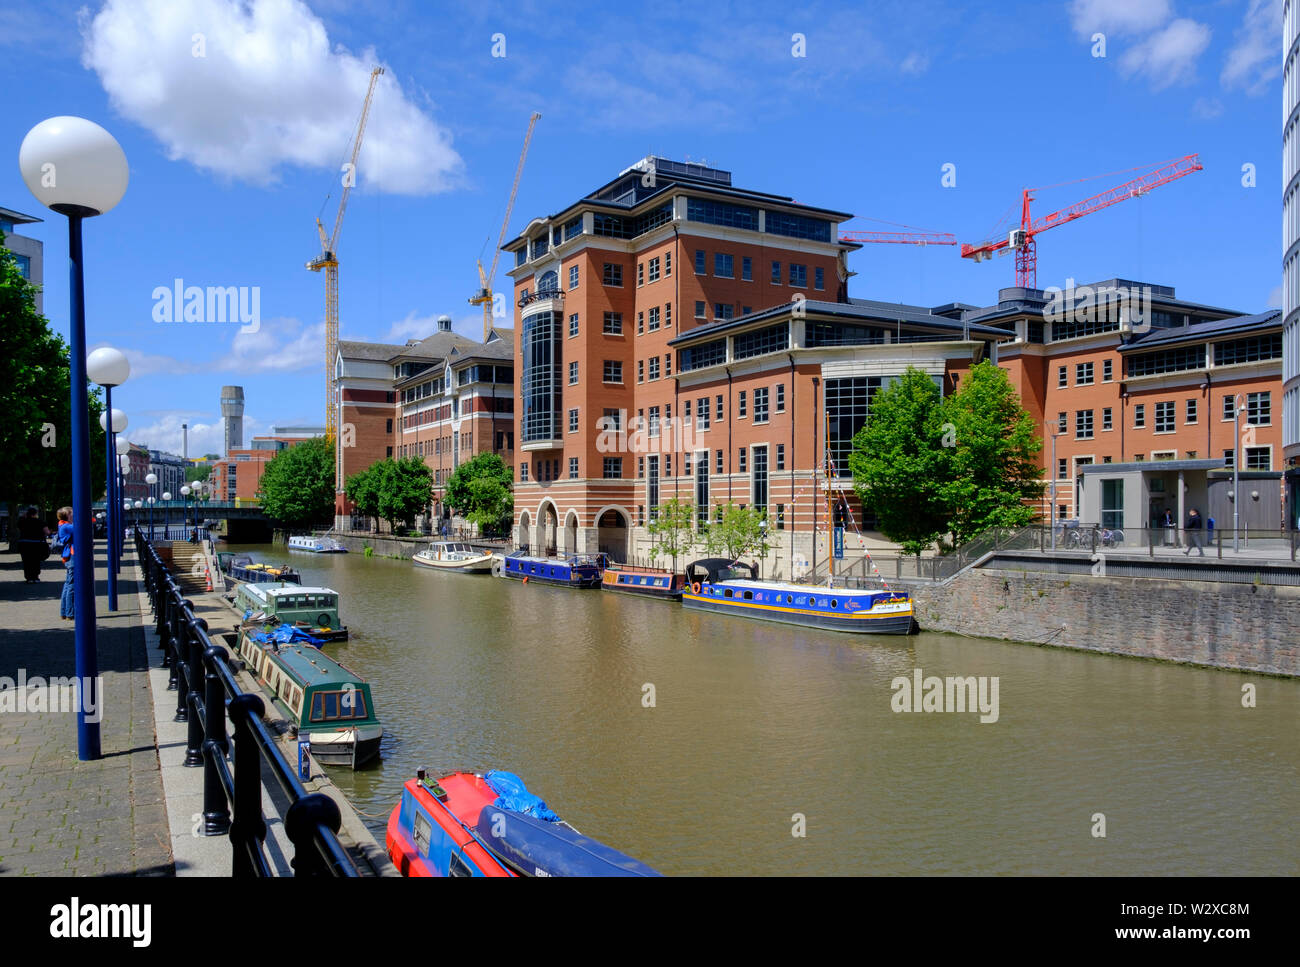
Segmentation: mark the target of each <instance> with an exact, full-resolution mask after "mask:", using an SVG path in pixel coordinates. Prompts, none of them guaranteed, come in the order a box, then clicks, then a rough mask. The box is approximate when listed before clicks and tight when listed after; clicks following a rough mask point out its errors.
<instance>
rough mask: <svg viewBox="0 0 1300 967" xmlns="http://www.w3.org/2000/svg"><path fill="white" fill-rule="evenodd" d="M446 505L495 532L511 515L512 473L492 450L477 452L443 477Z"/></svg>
mask: <svg viewBox="0 0 1300 967" xmlns="http://www.w3.org/2000/svg"><path fill="white" fill-rule="evenodd" d="M445 499H446V501H447V505H448V506H450V507H452V508H453V509H454V510H456V511H457V512H458V513H459V514H461V516H463V517H464V518H465V519H466V520H468V521H470V523H472V524H477V525H478V528H479V530H480V531H481V532H483V533H485V534H486V533H497V532H499V531H502V530H504V529H506V528H508V527H509V526H510V521H511V519H512V518H513V517H514V512H515V498H514V477H513V475H512V474H511V471H510V468H509V467H507V466H506V464H505V461H503V460H502V459H501V457H500V456H498V455H497V454H495V453H480V454H479V455H478V456H476V457H474V458H473V459H472V460H467V461H466V462H465V463H462V464H461V465H460V466H459V467H457V468H456V470H455V472H454V473H453V474H452V475H451V477H449V478H448V480H447V488H446V497H445Z"/></svg>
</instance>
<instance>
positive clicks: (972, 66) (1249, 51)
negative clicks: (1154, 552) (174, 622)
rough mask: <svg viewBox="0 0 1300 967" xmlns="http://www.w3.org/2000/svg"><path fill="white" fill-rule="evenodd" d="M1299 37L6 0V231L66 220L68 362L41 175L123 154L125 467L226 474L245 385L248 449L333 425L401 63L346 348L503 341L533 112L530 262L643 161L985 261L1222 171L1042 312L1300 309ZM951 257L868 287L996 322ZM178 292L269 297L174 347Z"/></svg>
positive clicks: (1125, 26)
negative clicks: (254, 442)
mask: <svg viewBox="0 0 1300 967" xmlns="http://www.w3.org/2000/svg"><path fill="white" fill-rule="evenodd" d="M1281 34H1282V28H1281V0H1206V2H1201V3H1192V2H1185V0H1177V2H1175V0H1070V2H1029V3H1016V2H1003V3H995V4H990V3H983V2H981V3H963V2H956V3H931V2H928V0H906V2H890V0H881V2H870V3H812V4H807V5H798V8H797V9H795V8H794V6H792V5H788V4H781V3H767V2H759V3H743V4H739V3H738V4H728V3H710V4H700V3H675V2H672V0H661V2H659V3H655V4H652V5H648V6H645V5H616V4H607V3H595V4H586V3H554V4H548V3H537V2H529V0H513V2H511V3H498V2H495V0H477V2H475V3H473V4H445V3H433V2H423V0H377V2H370V0H311V2H299V0H243V2H233V0H108V2H91V3H76V2H72V3H68V2H63V0H49V2H45V3H41V4H31V3H14V2H13V0H0V86H2V87H3V89H4V90H5V91H6V92H7V97H6V110H5V111H4V112H3V116H0V206H2V207H6V208H12V209H16V210H17V211H20V212H24V213H27V214H31V215H36V216H38V217H42V218H44V219H45V220H44V221H43V222H42V223H39V224H36V225H30V226H26V227H24V228H23V229H21V230H20V231H21V233H22V234H26V235H29V236H31V237H35V238H38V239H40V240H41V241H43V242H44V243H45V298H44V305H45V312H46V315H47V316H48V317H49V319H50V322H51V324H52V325H53V327H54V328H55V329H56V330H57V331H59V332H61V333H64V334H65V335H66V333H67V329H68V282H67V260H66V255H65V253H66V245H67V227H66V221H65V220H64V219H63V218H62V217H61V216H59V215H56V214H54V213H53V212H50V211H48V210H46V209H44V208H43V207H42V206H41V205H40V203H39V202H38V201H37V200H36V199H35V197H34V196H33V195H32V194H31V193H30V192H29V191H28V190H27V188H26V186H25V184H24V183H23V180H22V177H21V174H20V172H19V170H18V164H17V156H18V149H19V146H20V145H21V143H22V140H23V138H24V137H25V135H26V133H27V132H28V131H29V130H30V129H31V128H32V127H33V126H34V125H36V124H38V123H39V122H40V121H42V120H43V119H45V118H47V117H52V116H56V115H78V116H81V117H85V118H89V119H91V120H93V121H95V122H96V123H98V124H100V125H102V126H103V127H105V128H107V129H108V130H109V131H110V132H112V134H113V135H114V136H115V137H116V138H117V139H118V141H119V142H120V143H121V145H122V148H123V150H124V151H125V153H126V156H127V159H128V162H129V165H130V184H129V187H128V188H127V192H126V195H125V197H124V198H123V199H122V201H121V203H120V204H119V205H118V206H117V207H116V208H114V209H113V210H112V211H110V212H108V213H106V214H105V215H103V216H100V217H98V218H95V219H93V220H91V221H89V222H87V224H86V229H85V247H86V253H85V264H86V306H87V344H88V346H89V347H90V348H94V347H96V346H101V345H112V346H116V347H117V348H119V349H121V350H123V351H124V352H125V353H126V354H127V356H128V357H129V358H130V360H131V363H132V375H131V378H130V380H129V381H128V382H127V383H126V384H124V385H123V386H122V387H121V388H119V389H118V390H117V391H115V393H114V404H115V405H116V406H117V407H119V408H121V409H123V410H124V411H125V412H126V413H127V415H128V418H129V420H130V427H129V430H128V434H127V435H128V436H129V437H130V438H131V440H133V441H135V442H137V443H142V444H145V445H147V446H150V447H154V448H160V449H165V450H172V451H175V452H180V448H181V431H180V425H181V423H182V422H188V423H189V426H190V448H189V450H190V455H191V456H195V455H199V454H202V453H204V452H219V451H220V449H221V424H220V407H219V396H220V389H221V387H222V386H223V385H227V384H234V385H242V386H243V387H244V393H245V398H246V408H245V421H244V423H245V439H246V440H247V439H248V438H250V437H252V436H253V435H256V434H262V433H267V432H269V431H270V428H271V427H272V426H276V425H279V426H283V425H304V424H307V425H322V424H323V423H324V394H325V354H324V311H325V293H324V284H325V283H324V276H323V274H318V273H313V272H310V271H308V270H307V269H306V262H307V261H308V260H309V259H311V258H313V257H315V256H316V255H318V254H319V252H320V240H319V238H318V235H317V229H316V219H317V218H318V217H319V218H320V219H321V221H322V222H323V223H324V224H325V227H326V231H327V232H328V231H330V230H332V227H333V225H334V220H335V215H336V213H337V210H338V204H339V199H340V195H341V190H342V189H341V183H342V179H343V178H344V177H345V174H344V173H342V165H343V163H344V162H346V161H347V155H348V149H349V145H350V143H351V141H352V138H353V134H354V131H355V129H356V125H357V121H358V119H359V115H360V111H361V105H362V101H363V99H364V97H365V92H366V87H367V84H368V82H369V78H370V71H371V68H372V67H374V66H382V67H383V68H384V74H383V75H382V76H381V77H380V79H379V83H378V86H377V88H376V92H375V96H374V101H373V108H372V110H371V114H370V118H369V122H368V125H367V128H366V134H365V139H364V142H363V146H362V150H361V154H360V158H359V160H358V164H357V168H356V172H355V183H356V187H355V188H354V190H353V191H352V192H351V196H350V199H349V201H348V206H347V211H346V218H345V219H344V222H343V226H342V230H341V232H340V236H339V243H338V257H339V261H340V270H339V274H340V282H339V293H340V299H339V301H340V312H339V315H340V338H342V339H353V340H366V341H376V342H395V343H404V342H405V341H406V340H408V339H418V338H423V337H424V336H426V335H428V334H429V333H430V332H431V331H432V330H433V328H434V320H435V319H436V318H437V316H439V315H441V314H443V313H446V314H448V315H450V316H451V317H452V319H453V320H454V328H455V329H456V330H457V331H458V332H462V333H464V334H465V335H468V336H472V337H474V338H480V337H481V334H482V315H481V311H480V310H478V309H475V308H473V307H471V306H469V305H468V303H467V300H468V298H469V297H470V296H471V295H472V294H473V293H474V291H475V290H476V289H477V287H478V274H477V269H476V261H477V260H478V259H480V258H481V259H483V260H484V263H485V264H488V263H490V260H491V257H492V246H493V245H494V244H495V243H496V239H497V237H498V234H499V232H500V228H501V220H502V217H503V215H504V214H505V207H506V202H507V198H508V195H509V190H510V184H511V181H512V179H513V177H514V171H515V166H516V164H517V163H518V159H519V153H520V149H521V148H522V146H523V140H524V133H525V131H526V129H527V125H528V117H529V114H530V113H531V112H533V111H538V112H540V113H541V115H542V118H541V120H539V121H538V122H537V127H536V130H535V133H534V136H533V140H532V145H531V148H530V150H529V154H528V158H527V164H526V167H525V169H524V172H523V177H522V180H521V183H520V186H519V194H518V199H517V201H516V204H515V208H514V213H513V215H512V217H511V219H510V232H509V234H508V235H507V238H512V237H514V236H515V235H516V234H517V233H518V232H519V230H520V229H522V227H523V226H524V225H526V224H527V223H528V221H529V220H530V219H531V218H533V217H537V216H541V215H549V214H552V213H554V212H558V211H559V210H560V209H562V208H564V207H566V206H567V205H569V204H572V203H573V202H575V201H577V200H578V199H579V198H581V197H582V196H584V195H586V194H587V193H589V192H590V191H592V190H593V189H595V188H597V187H598V186H600V185H603V184H604V183H605V182H607V181H609V180H611V179H612V178H613V177H615V176H616V175H617V174H618V173H619V172H620V171H622V170H623V169H624V168H626V167H627V166H629V165H630V164H632V163H633V162H635V161H637V160H638V159H640V158H642V157H645V156H646V155H649V154H657V155H660V156H663V157H668V158H672V159H675V160H690V161H700V162H705V163H708V164H710V165H713V166H716V167H719V168H723V169H726V170H728V171H731V172H732V176H733V183H734V184H735V185H736V186H738V187H743V188H749V189H753V190H757V191H765V192H771V193H775V194H782V195H791V196H793V197H794V198H796V199H797V200H798V201H801V202H804V203H807V204H811V205H816V206H821V207H826V208H831V209H834V210H838V211H845V212H853V213H855V215H856V216H857V217H856V218H855V219H854V220H853V221H852V222H849V223H846V224H845V225H844V226H842V227H843V228H844V229H846V230H853V229H861V230H887V229H889V228H890V225H888V224H883V223H898V224H906V225H909V226H916V227H920V228H922V229H926V230H929V231H935V232H951V233H953V234H954V235H956V237H957V238H958V240H959V241H962V242H977V241H982V240H984V239H985V238H988V237H991V236H992V235H994V234H996V233H999V232H1005V229H1006V228H1007V227H1008V225H1009V219H1010V218H1011V217H1012V216H1013V215H1015V216H1016V217H1017V218H1018V212H1019V204H1020V198H1021V191H1022V189H1025V188H1031V187H1032V188H1044V190H1042V191H1040V192H1037V193H1036V194H1035V198H1034V202H1033V212H1034V213H1035V215H1041V214H1047V213H1048V212H1051V211H1053V210H1056V209H1059V208H1063V207H1065V206H1067V205H1069V204H1072V203H1074V202H1076V201H1080V200H1082V199H1084V198H1087V197H1090V196H1091V195H1093V194H1096V193H1097V192H1100V191H1103V190H1105V189H1106V188H1110V187H1113V186H1115V185H1118V184H1121V183H1123V182H1125V181H1128V180H1129V179H1130V178H1132V177H1135V176H1136V175H1137V174H1139V173H1140V170H1141V169H1146V168H1149V167H1150V166H1152V165H1155V164H1157V163H1159V162H1162V161H1166V160H1169V159H1174V158H1179V157H1182V156H1185V155H1189V154H1198V155H1199V158H1200V163H1201V164H1202V165H1203V166H1204V170H1202V171H1200V172H1197V173H1195V174H1192V175H1190V176H1188V177H1185V178H1182V179H1180V180H1178V181H1175V182H1173V183H1171V184H1169V185H1166V186H1163V187H1161V188H1159V189H1158V190H1156V191H1153V192H1152V193H1150V194H1149V195H1146V196H1144V197H1142V198H1140V199H1135V200H1130V201H1126V202H1124V203H1122V204H1119V205H1116V206H1114V207H1112V208H1109V209H1107V210H1105V211H1102V212H1098V213H1095V214H1092V215H1089V216H1088V217H1086V218H1083V219H1080V220H1079V221H1076V222H1073V223H1071V224H1069V225H1067V226H1062V227H1061V228H1059V229H1053V230H1052V231H1050V232H1046V233H1044V234H1042V235H1041V236H1040V237H1039V239H1038V284H1039V286H1040V287H1046V286H1049V285H1060V286H1064V285H1065V284H1066V280H1067V279H1071V278H1072V279H1075V280H1077V281H1078V282H1079V283H1081V284H1082V283H1085V282H1089V281H1098V280H1102V279H1109V278H1114V277H1120V278H1128V279H1135V280H1140V281H1145V282H1151V283H1156V284H1161V285H1171V286H1174V287H1175V289H1176V291H1177V293H1178V295H1179V296H1180V297H1182V298H1187V299H1191V300H1193V301H1198V302H1203V303H1208V304H1211V305H1217V306H1224V307H1228V308H1232V309H1238V310H1240V311H1241V312H1243V313H1252V312H1258V311H1262V310H1264V309H1266V308H1268V307H1270V306H1278V305H1280V304H1281V286H1280V283H1281V257H1282V253H1281V157H1280V153H1281V123H1280V115H1281V110H1280V107H1281V94H1282V91H1281V65H1282V50H1281V46H1282V44H1281ZM6 152H7V153H8V158H9V161H8V162H7V163H5V162H4V161H3V157H4V154H5V153H6ZM1135 169H1137V170H1135ZM1098 176H1101V177H1098ZM1085 179H1087V180H1085ZM1047 186H1054V187H1047ZM958 253H959V250H958V248H956V247H947V246H927V247H916V246H904V245H867V246H865V247H864V248H863V249H862V250H861V251H858V252H857V253H855V254H853V255H851V256H850V269H851V270H852V271H854V272H855V273H856V275H855V276H854V278H852V279H851V280H850V283H849V291H850V295H852V296H855V297H861V298H868V299H880V300H884V301H898V302H906V303H911V304H919V305H927V306H935V305H940V304H942V303H948V302H953V301H962V302H968V303H973V304H977V305H989V304H992V303H994V302H996V301H997V291H998V289H999V288H1002V287H1005V286H1010V285H1012V284H1013V283H1014V268H1013V259H1011V258H1003V259H993V260H990V261H986V262H981V263H974V262H973V261H970V260H965V259H961V258H960V257H959V254H958ZM506 262H507V258H505V257H503V258H502V263H501V266H500V267H499V269H498V272H497V276H496V280H497V283H498V285H500V286H503V287H508V281H509V280H508V277H507V276H506V275H505V271H504V270H505V268H506V267H507V266H506V264H505V263H506ZM177 279H181V280H183V285H184V286H186V287H188V286H198V287H200V288H203V289H206V288H207V287H215V286H222V287H228V286H234V287H240V289H241V290H242V291H243V292H244V293H245V295H246V298H247V302H246V305H247V306H248V307H249V309H250V310H251V308H252V299H253V296H254V294H255V295H256V297H257V308H258V312H257V314H256V319H257V321H256V325H255V326H254V325H251V324H250V325H240V324H239V323H237V322H236V323H232V322H229V321H226V322H221V321H189V322H187V321H185V320H184V319H183V318H176V319H171V320H169V319H168V318H167V315H166V312H165V307H164V305H163V302H162V299H161V297H160V296H159V295H158V294H157V293H158V290H160V289H169V290H170V289H172V288H173V287H174V286H175V284H176V280H177ZM250 314H251V313H250ZM160 316H161V317H162V318H161V319H160V318H159V317H160ZM254 330H255V331H254Z"/></svg>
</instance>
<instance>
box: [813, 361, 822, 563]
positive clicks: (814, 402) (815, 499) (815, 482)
mask: <svg viewBox="0 0 1300 967" xmlns="http://www.w3.org/2000/svg"><path fill="white" fill-rule="evenodd" d="M820 383H821V380H820V379H818V378H817V377H816V376H814V377H813V378H812V384H813V475H812V479H813V496H812V507H813V530H812V534H813V544H812V573H813V580H814V581H815V580H816V579H817V504H818V503H819V502H820V501H819V500H818V497H817V431H818V429H819V427H818V425H817V424H818V423H820V422H821V421H820V420H818V419H817V412H818V410H817V387H818V385H819V384H820Z"/></svg>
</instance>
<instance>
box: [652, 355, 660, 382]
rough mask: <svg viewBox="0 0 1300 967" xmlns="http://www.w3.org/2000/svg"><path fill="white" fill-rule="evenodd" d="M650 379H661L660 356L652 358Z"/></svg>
mask: <svg viewBox="0 0 1300 967" xmlns="http://www.w3.org/2000/svg"><path fill="white" fill-rule="evenodd" d="M650 378H651V379H658V378H659V357H658V356H651V357H650Z"/></svg>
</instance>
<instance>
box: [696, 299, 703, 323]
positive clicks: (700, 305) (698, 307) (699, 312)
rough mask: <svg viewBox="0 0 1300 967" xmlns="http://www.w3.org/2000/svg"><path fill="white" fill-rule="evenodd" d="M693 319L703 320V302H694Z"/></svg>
mask: <svg viewBox="0 0 1300 967" xmlns="http://www.w3.org/2000/svg"><path fill="white" fill-rule="evenodd" d="M695 318H696V319H703V318H704V303H703V302H699V301H696V303H695Z"/></svg>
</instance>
